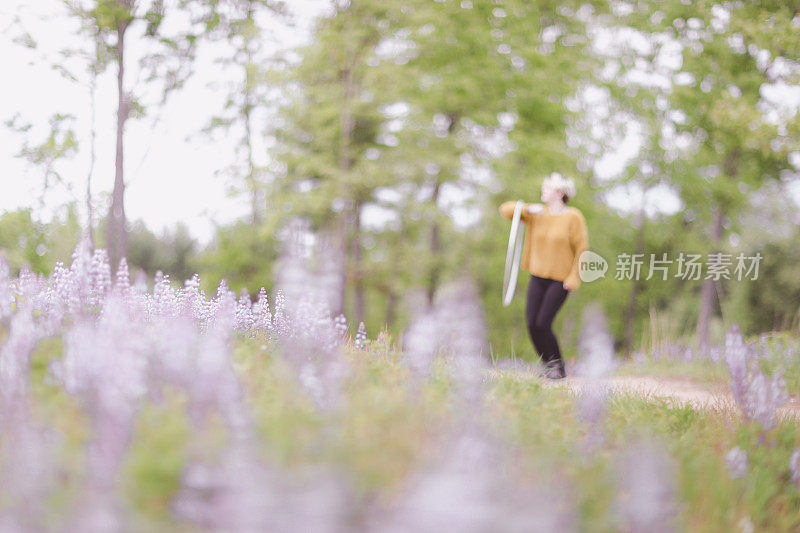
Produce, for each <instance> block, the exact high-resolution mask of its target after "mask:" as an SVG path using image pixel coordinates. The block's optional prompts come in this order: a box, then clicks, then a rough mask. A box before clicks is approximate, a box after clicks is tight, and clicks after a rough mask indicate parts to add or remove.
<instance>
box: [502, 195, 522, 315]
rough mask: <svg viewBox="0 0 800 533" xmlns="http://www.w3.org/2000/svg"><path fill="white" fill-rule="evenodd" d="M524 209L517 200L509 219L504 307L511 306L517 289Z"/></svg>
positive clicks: (520, 201)
mask: <svg viewBox="0 0 800 533" xmlns="http://www.w3.org/2000/svg"><path fill="white" fill-rule="evenodd" d="M524 208H525V202H523V201H522V200H518V201H517V205H516V207H515V208H514V217H513V218H512V219H511V232H510V233H509V235H508V251H507V252H506V271H505V275H504V276H503V306H504V307H508V306H509V305H510V304H511V300H512V298H514V289H516V288H517V275H518V274H519V260H520V257H521V256H522V242H523V235H524V233H525V224H520V220H521V218H522V210H523V209H524Z"/></svg>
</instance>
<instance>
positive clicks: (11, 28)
mask: <svg viewBox="0 0 800 533" xmlns="http://www.w3.org/2000/svg"><path fill="white" fill-rule="evenodd" d="M290 4H291V6H292V8H293V9H295V10H296V12H297V13H299V14H300V16H299V17H297V19H296V20H297V27H296V28H289V27H287V28H283V29H280V30H276V31H281V35H280V37H279V39H280V42H281V43H282V44H283V45H285V46H287V47H290V46H296V45H298V44H302V43H303V42H304V40H305V39H306V38H307V36H308V33H309V24H310V23H311V22H312V20H311V17H312V16H313V15H315V14H317V13H321V12H322V10H323V9H324V8H325V6H327V5H328V2H326V1H325V0H293V1H292V2H290ZM62 13H63V8H62V7H61V3H60V1H59V0H36V1H35V2H30V1H26V0H2V2H0V21H1V22H0V24H2V26H0V31H2V34H0V72H2V73H3V78H4V81H3V83H2V84H0V122H1V123H0V169H2V170H1V172H2V184H3V185H2V194H0V211H3V210H11V209H17V208H19V207H28V206H30V207H36V206H38V205H39V204H38V197H39V194H40V191H41V190H42V179H41V175H42V172H41V170H40V169H39V168H36V167H33V166H32V165H30V164H28V163H27V162H25V161H23V160H21V159H19V158H16V157H15V154H16V153H18V152H19V150H20V148H21V144H22V140H23V137H22V136H21V135H20V134H18V133H15V132H13V131H11V130H10V129H9V128H6V127H5V126H4V123H5V122H6V121H7V120H9V119H11V118H12V117H13V116H14V115H16V114H19V115H20V116H21V119H22V120H23V121H24V122H30V123H32V124H33V126H34V128H33V129H32V130H31V132H30V137H31V142H32V143H33V144H35V143H38V142H41V141H43V140H44V139H45V138H46V136H47V134H48V131H49V128H48V118H49V117H50V116H52V115H53V114H54V113H69V114H72V115H74V116H75V117H76V121H75V124H74V128H75V130H76V133H77V134H78V141H79V142H80V143H81V146H80V151H79V153H78V155H77V156H76V157H74V159H73V160H71V161H65V162H64V163H61V164H59V166H58V169H59V171H60V172H61V174H62V175H63V176H64V178H65V179H66V180H68V181H69V182H70V183H71V185H72V187H73V189H74V191H73V195H74V196H75V197H77V198H78V199H79V200H80V201H81V204H80V205H81V207H83V201H84V200H83V199H84V198H85V188H86V177H87V175H88V169H89V146H90V133H89V132H90V116H91V106H90V99H89V91H88V89H87V88H85V87H81V86H79V85H77V84H75V83H73V82H71V81H67V80H65V79H64V78H63V77H62V76H61V75H60V74H59V73H58V72H56V71H53V70H51V68H50V66H49V65H50V63H52V62H54V60H55V59H56V58H57V55H56V54H57V52H58V50H59V49H62V48H65V47H68V46H70V45H73V46H74V45H75V43H76V42H77V41H76V40H75V37H74V35H75V27H74V26H71V25H69V23H68V22H67V21H68V19H67V18H66V17H64V16H62V15H61V14H62ZM17 15H18V16H19V17H20V19H21V21H22V23H23V26H24V28H25V30H26V31H27V32H29V33H30V34H31V35H32V36H34V38H35V39H36V40H37V41H38V44H39V47H38V48H37V49H36V50H34V51H29V50H27V49H26V48H24V47H22V46H20V45H17V44H14V42H13V39H14V37H16V36H18V35H20V33H21V32H20V26H18V25H15V24H13V21H14V19H15V17H16V16H17ZM204 50H205V52H211V51H214V50H212V49H211V47H208V46H207V47H206V48H205V49H204ZM202 52H203V50H201V53H200V54H199V57H198V63H197V64H196V66H195V72H196V74H195V75H194V76H193V77H192V78H191V79H190V81H189V82H188V84H187V86H186V87H185V88H184V89H182V90H180V91H179V92H176V93H174V94H173V95H172V97H171V98H170V100H169V101H168V102H167V104H166V105H165V106H164V107H163V108H162V111H161V116H160V120H159V121H158V124H157V126H156V128H155V129H152V130H151V124H152V122H151V121H150V120H149V119H144V120H131V121H129V122H128V126H127V129H126V138H125V139H126V154H125V157H126V161H125V173H126V181H127V183H128V188H127V191H126V197H125V208H126V213H127V215H128V219H129V220H131V221H134V220H137V219H142V220H144V222H145V224H146V225H147V226H148V227H150V228H151V229H153V230H155V231H160V230H161V229H163V228H165V227H172V226H174V225H175V224H176V223H177V222H179V221H183V222H184V223H186V224H187V225H188V227H189V229H190V230H191V232H192V233H193V234H194V235H195V236H196V237H198V238H199V239H200V240H201V241H203V242H206V241H208V240H209V239H210V237H211V236H212V232H213V228H214V224H213V222H212V221H213V220H215V221H217V222H227V221H231V220H233V219H235V218H238V217H240V216H243V215H245V214H246V213H248V209H247V203H246V201H245V199H234V198H229V197H226V189H227V185H228V184H229V183H230V182H229V180H228V178H227V177H225V176H220V175H215V171H218V170H220V169H222V168H224V167H225V166H227V165H228V164H230V162H231V161H232V160H233V159H234V144H235V140H234V139H231V138H225V136H219V138H215V139H209V138H207V137H204V136H203V135H200V134H198V132H199V131H200V130H201V129H202V128H203V127H204V126H205V125H206V122H207V121H208V119H209V118H210V117H211V116H212V114H213V113H216V112H218V111H219V110H220V109H221V108H222V105H223V101H224V96H223V95H222V94H221V92H219V91H214V90H213V89H212V88H210V87H209V84H210V83H211V82H220V81H224V80H225V79H226V77H227V79H230V76H231V73H229V72H228V73H226V72H223V71H222V70H221V69H220V67H219V66H218V65H215V64H214V63H213V60H212V57H211V56H212V54H210V53H202ZM133 53H135V52H133ZM43 55H44V56H45V57H46V58H48V59H49V61H42V56H43ZM132 55H133V54H132ZM131 70H132V69H131ZM114 76H115V73H114V72H109V73H107V74H106V75H104V76H103V77H102V78H101V79H100V81H99V87H98V94H97V132H98V140H97V162H96V166H95V172H94V181H93V187H92V189H93V194H94V195H95V197H96V198H97V202H95V203H96V206H97V207H96V210H100V211H101V212H103V213H105V211H106V209H107V207H106V206H107V205H108V204H107V199H108V195H110V193H111V189H112V187H113V182H114V156H115V148H114V147H115V142H116V139H115V136H114V135H115V131H116V129H115V128H116V126H115V123H116V116H115V113H116V79H115V78H114ZM103 195H105V196H103ZM68 198H70V196H69V195H68V194H66V193H64V192H53V193H52V194H50V195H49V196H48V197H47V204H48V205H58V204H60V203H61V201H62V200H67V199H68ZM49 213H50V212H49V211H47V209H45V210H39V212H38V215H39V216H40V217H42V218H43V219H48V218H49Z"/></svg>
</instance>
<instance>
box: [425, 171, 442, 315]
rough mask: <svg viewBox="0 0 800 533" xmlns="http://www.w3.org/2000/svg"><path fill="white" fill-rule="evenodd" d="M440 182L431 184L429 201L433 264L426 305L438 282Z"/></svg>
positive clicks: (431, 301)
mask: <svg viewBox="0 0 800 533" xmlns="http://www.w3.org/2000/svg"><path fill="white" fill-rule="evenodd" d="M441 187H442V186H441V183H440V182H439V180H438V179H437V180H436V183H434V185H433V195H432V196H431V203H432V204H433V208H434V215H433V225H432V226H431V241H430V248H429V251H430V254H431V261H432V262H433V265H432V266H431V271H430V277H429V278H428V291H427V295H428V306H432V305H433V297H434V295H435V294H436V287H437V286H438V284H439V272H440V263H439V262H440V260H441V257H440V256H441V246H440V244H439V221H438V220H437V218H438V216H439V191H440V190H441Z"/></svg>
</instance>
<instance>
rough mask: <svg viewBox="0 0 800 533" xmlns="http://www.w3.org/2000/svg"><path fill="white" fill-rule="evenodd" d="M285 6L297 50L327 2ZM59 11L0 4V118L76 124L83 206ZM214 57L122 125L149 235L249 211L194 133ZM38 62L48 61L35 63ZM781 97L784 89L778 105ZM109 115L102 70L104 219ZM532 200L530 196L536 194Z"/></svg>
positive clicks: (617, 199)
mask: <svg viewBox="0 0 800 533" xmlns="http://www.w3.org/2000/svg"><path fill="white" fill-rule="evenodd" d="M289 4H290V5H291V7H292V8H293V9H294V10H295V13H297V14H298V17H297V18H296V20H297V27H295V28H290V27H283V28H275V31H276V32H279V33H278V34H277V38H278V40H279V42H280V43H281V45H282V46H286V47H291V46H296V45H298V44H302V43H303V42H304V41H305V40H306V39H307V38H308V34H309V29H310V24H311V22H312V18H313V17H314V16H316V15H317V14H319V13H322V12H323V10H325V9H326V8H327V7H328V5H329V1H328V0H292V2H289ZM62 9H63V8H61V2H60V0H36V1H35V2H30V1H25V0H2V2H0V21H2V22H0V24H3V26H0V31H2V34H0V72H2V73H3V77H4V83H2V84H1V85H0V121H2V122H5V121H6V120H9V119H11V118H12V117H13V116H14V115H16V114H19V115H20V116H21V119H22V120H23V121H25V122H30V123H32V124H33V126H34V127H33V129H32V130H31V132H30V137H31V141H32V142H34V143H37V142H41V141H42V140H44V138H45V137H46V135H47V133H48V132H49V127H48V118H49V117H50V116H51V115H53V114H54V113H69V114H72V115H74V116H75V117H76V121H75V124H74V128H75V129H76V132H77V134H78V140H79V142H80V143H81V149H80V151H79V153H78V155H77V156H76V157H75V158H74V159H73V160H71V161H66V162H64V163H62V164H60V165H59V167H58V170H59V171H60V172H61V173H62V175H63V176H64V177H65V179H67V180H68V181H69V182H70V184H71V185H72V188H73V191H72V195H73V196H74V197H76V198H78V199H79V200H80V202H81V203H80V204H79V205H81V206H82V205H83V203H82V202H83V198H84V196H85V187H86V176H87V173H88V168H89V144H90V143H89V139H90V135H89V131H90V100H89V92H88V89H87V88H85V87H82V86H80V85H77V84H75V83H73V82H70V81H67V80H65V79H64V78H63V77H62V76H61V75H60V74H59V73H58V72H56V71H54V70H52V69H51V68H50V66H49V65H50V64H52V63H53V62H55V60H56V58H57V55H56V54H57V52H58V51H59V50H60V49H62V48H64V47H68V46H70V45H72V46H75V45H76V43H78V42H80V41H78V40H76V37H75V33H76V26H74V25H72V26H71V25H70V24H69V23H68V22H66V21H67V19H66V17H64V16H63V15H62V13H63V11H62ZM16 16H19V17H20V20H21V21H22V27H24V30H25V31H27V32H29V33H30V34H31V35H32V36H34V38H35V39H36V40H37V41H38V44H39V47H38V48H37V49H36V50H34V51H30V50H27V49H25V48H23V47H22V46H19V45H17V44H14V43H13V39H14V37H17V36H19V35H20V33H21V32H20V29H21V27H20V26H19V25H17V24H14V20H15V17H16ZM601 37H602V36H601ZM221 52H224V50H223V49H221V48H220V46H219V45H218V46H217V47H216V48H212V47H210V46H206V47H205V48H203V49H201V51H200V54H199V56H198V62H197V63H196V65H195V68H194V70H195V75H194V76H193V77H192V78H191V79H190V81H189V82H188V84H187V86H186V87H185V88H184V89H182V90H180V91H179V92H176V93H175V94H173V96H172V97H171V99H170V100H169V101H168V103H167V104H166V105H165V106H164V107H163V108H162V110H161V116H160V120H159V121H158V124H157V126H156V127H155V128H153V127H152V122H151V120H149V119H145V120H132V121H129V123H128V127H127V130H126V163H125V171H126V180H127V182H128V189H127V192H126V198H125V206H126V211H127V215H128V218H129V220H131V221H135V220H138V219H141V220H143V221H144V222H145V224H146V225H147V226H148V227H149V228H151V229H153V230H154V231H157V232H158V231H160V230H162V229H163V228H167V227H173V226H174V225H175V224H176V223H177V222H184V223H185V224H186V225H187V226H188V227H189V229H190V231H191V232H192V234H193V235H195V236H196V237H197V238H198V239H199V240H200V241H201V242H208V240H209V239H210V238H211V236H212V235H213V229H214V221H216V222H218V223H224V222H228V221H231V220H234V219H236V218H239V217H242V216H245V215H246V214H247V213H248V207H247V202H246V199H244V198H230V197H227V195H226V190H227V188H228V185H229V183H230V181H229V179H228V178H227V177H226V176H220V175H215V173H216V172H217V171H219V170H221V169H222V168H224V167H225V166H227V165H228V164H230V162H231V161H233V160H234V157H235V156H234V145H235V138H234V137H235V136H233V135H231V136H228V137H225V136H219V137H217V138H214V139H209V138H207V137H204V136H202V135H200V134H198V132H199V131H200V130H201V129H202V128H203V126H205V124H206V122H207V121H208V119H209V117H210V116H212V115H213V114H214V113H216V112H218V111H219V110H220V109H221V108H222V104H223V99H224V95H223V93H222V92H220V91H218V90H217V91H215V90H214V89H213V88H211V87H209V84H211V83H212V82H216V83H219V82H224V81H225V80H226V79H231V75H232V73H231V72H228V71H224V70H221V67H220V66H219V65H217V64H215V63H214V62H213V55H214V54H216V53H221ZM133 53H134V54H135V50H134V51H133ZM43 57H44V58H45V59H46V60H44V61H43V60H42V58H43ZM129 81H130V80H129ZM789 94H790V93H789V92H785V93H784V94H782V95H781V96H780V97H778V98H777V99H783V98H784V97H786V96H788V95H789ZM792 94H793V98H792V99H794V100H795V101H796V102H795V104H794V105H797V103H798V102H800V90H796V91H794V92H793V93H792ZM595 96H596V97H597V95H595ZM600 99H601V100H602V98H600ZM594 106H601V107H602V101H596V102H595V103H594ZM594 106H593V107H594ZM115 111H116V80H115V79H114V73H113V72H109V73H107V74H106V75H104V77H102V78H101V79H100V85H99V89H98V94H97V112H98V116H97V131H98V135H99V137H98V142H97V162H96V166H95V172H94V182H93V194H94V195H95V198H96V202H95V204H96V210H97V211H98V212H102V213H104V212H105V210H106V209H107V207H106V206H107V198H108V195H109V194H110V192H111V188H112V185H113V181H114V153H115V151H114V143H115V137H114V132H115ZM21 142H22V137H21V136H20V135H19V134H17V133H14V132H12V131H10V130H9V129H8V128H6V127H4V126H2V125H0V147H1V148H0V170H1V171H2V180H3V181H2V184H3V189H2V194H0V211H3V210H9V209H17V208H19V207H27V206H30V207H36V206H37V205H38V204H37V198H38V196H39V194H40V191H41V189H42V179H41V174H42V172H41V170H40V169H39V168H36V167H32V166H31V165H29V164H28V163H26V162H25V161H23V160H21V159H19V158H16V157H15V154H16V153H17V152H18V151H19V149H20V147H21ZM638 144H639V143H638V140H637V136H636V134H635V132H632V133H630V134H629V135H628V136H627V137H626V138H625V140H624V141H623V142H621V143H620V145H619V149H618V151H617V152H616V153H614V154H609V155H608V156H606V157H605V158H603V159H602V160H600V161H599V162H598V164H597V165H596V166H595V169H594V170H595V173H596V175H598V176H599V177H601V178H603V177H610V176H613V175H614V174H615V173H617V172H619V170H620V169H621V167H622V165H623V164H624V162H625V160H627V159H628V158H630V157H632V156H634V155H635V154H636V151H637V149H638ZM261 152H263V153H265V152H266V150H261ZM580 193H581V192H580V191H579V192H578V194H580ZM532 195H534V196H536V195H538V191H535V192H532ZM68 198H69V195H68V194H66V193H65V192H58V191H55V192H52V193H50V195H49V196H48V197H47V205H59V204H61V203H63V201H65V200H67V199H68ZM606 201H608V202H609V204H611V205H612V206H616V207H618V208H621V209H623V210H624V209H625V207H631V206H635V205H639V204H640V203H641V202H643V201H644V202H646V203H647V204H648V208H647V212H648V214H651V215H652V214H654V212H656V211H664V212H674V211H675V210H677V209H679V207H680V205H679V202H678V201H677V199H676V198H675V197H674V196H673V195H671V194H670V193H669V192H668V191H664V190H655V191H651V192H650V193H649V194H648V197H647V198H643V197H642V196H641V193H638V192H637V191H630V190H626V189H620V190H618V191H616V192H615V193H614V194H612V195H609V196H607V197H606ZM48 213H49V212H48V211H47V209H44V210H39V211H38V215H39V216H40V217H42V218H43V219H47V218H49V216H48Z"/></svg>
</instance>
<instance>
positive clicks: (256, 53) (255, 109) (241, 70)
mask: <svg viewBox="0 0 800 533" xmlns="http://www.w3.org/2000/svg"><path fill="white" fill-rule="evenodd" d="M186 1H187V4H188V5H197V6H199V9H200V11H199V13H200V14H199V16H197V20H198V21H200V22H202V23H203V24H204V27H205V31H204V32H203V37H204V38H205V39H209V40H211V41H213V42H225V43H228V44H229V45H230V47H231V55H230V56H229V57H222V58H219V59H218V63H220V64H223V65H225V66H232V67H233V68H234V69H235V70H236V74H237V77H238V79H237V80H236V81H234V82H232V83H230V84H228V94H227V98H226V100H225V104H224V108H223V109H222V113H221V114H220V115H218V116H215V117H213V118H212V119H211V120H210V122H209V124H208V126H207V127H206V128H205V130H204V131H205V132H206V133H209V134H210V133H214V132H216V131H218V130H221V131H223V132H226V133H227V132H229V131H230V130H231V129H232V128H233V129H234V130H238V131H237V134H238V135H239V136H240V141H239V146H238V148H239V151H240V154H239V157H240V161H237V162H236V163H233V164H232V165H231V166H230V167H229V168H227V169H226V172H227V173H229V174H231V175H232V176H233V177H234V178H235V179H236V185H235V187H236V188H237V189H240V190H243V191H244V192H245V193H246V194H247V195H248V196H249V197H250V223H251V224H252V225H254V226H255V225H257V224H258V223H260V222H262V221H263V219H264V211H265V208H266V201H265V197H264V192H265V190H264V184H263V179H264V176H263V175H264V173H265V171H266V168H265V167H264V165H263V164H258V163H257V162H256V153H255V152H256V146H257V144H258V143H257V140H258V139H260V138H261V133H262V130H263V128H264V124H263V120H264V118H265V117H264V116H263V115H264V113H265V112H266V109H265V104H266V103H267V98H268V94H269V92H270V89H272V88H273V87H272V85H271V84H270V83H269V81H270V80H269V79H268V77H267V74H266V73H267V72H268V71H267V69H266V64H267V63H268V61H274V60H275V59H276V58H275V57H271V56H273V55H274V50H270V49H269V45H273V46H274V45H275V44H276V43H275V41H274V40H272V42H270V41H271V38H272V35H271V34H269V30H268V29H267V28H266V27H265V26H266V24H265V23H266V21H267V20H269V19H270V18H273V17H275V18H278V17H280V18H281V19H283V20H284V21H285V20H286V17H287V15H288V12H287V10H286V5H285V3H284V2H283V0H244V1H241V2H230V1H225V0H186ZM257 118H258V119H260V120H257ZM259 126H261V127H260V128H259ZM265 155H266V154H262V156H261V157H262V158H263V156H265Z"/></svg>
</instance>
